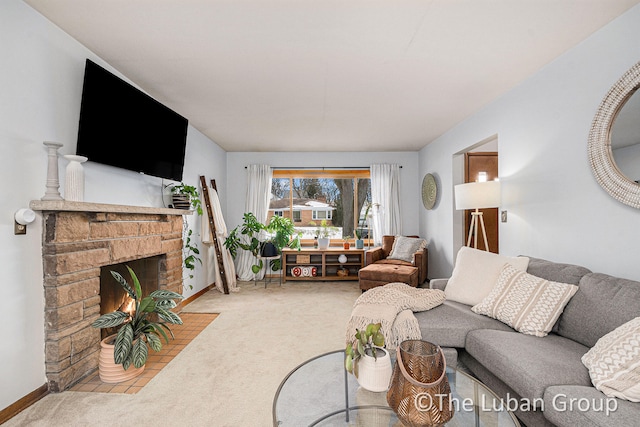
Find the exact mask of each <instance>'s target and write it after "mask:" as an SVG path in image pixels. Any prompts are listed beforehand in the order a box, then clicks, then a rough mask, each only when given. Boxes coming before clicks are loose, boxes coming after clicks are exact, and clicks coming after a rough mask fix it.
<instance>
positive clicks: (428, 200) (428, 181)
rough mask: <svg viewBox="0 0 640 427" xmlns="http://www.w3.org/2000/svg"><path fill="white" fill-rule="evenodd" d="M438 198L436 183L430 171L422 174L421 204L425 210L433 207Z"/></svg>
mask: <svg viewBox="0 0 640 427" xmlns="http://www.w3.org/2000/svg"><path fill="white" fill-rule="evenodd" d="M437 198H438V185H437V184H436V179H435V178H434V177H433V175H431V174H430V173H428V174H426V175H425V176H424V179H423V180H422V204H423V205H424V208H425V209H427V210H431V209H433V206H434V205H435V204H436V199H437Z"/></svg>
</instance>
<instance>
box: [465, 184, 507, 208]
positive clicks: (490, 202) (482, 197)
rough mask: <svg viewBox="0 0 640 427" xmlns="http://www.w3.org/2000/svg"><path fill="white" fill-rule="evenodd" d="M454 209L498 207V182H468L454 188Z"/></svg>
mask: <svg viewBox="0 0 640 427" xmlns="http://www.w3.org/2000/svg"><path fill="white" fill-rule="evenodd" d="M455 197H456V209H457V210H464V209H485V208H497V207H498V206H500V181H487V182H470V183H468V184H460V185H456V186H455Z"/></svg>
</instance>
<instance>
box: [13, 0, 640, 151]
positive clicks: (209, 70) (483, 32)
mask: <svg viewBox="0 0 640 427" xmlns="http://www.w3.org/2000/svg"><path fill="white" fill-rule="evenodd" d="M24 1H25V2H26V3H27V4H29V5H31V6H32V7H34V8H35V9H36V10H38V11H39V12H40V13H42V14H43V15H44V16H46V17H47V18H48V19H49V20H51V21H52V22H54V23H55V24H56V25H58V26H59V27H60V28H62V29H63V30H64V31H65V32H67V33H68V34H70V35H71V36H72V37H74V38H75V39H77V40H78V41H80V42H81V43H82V44H83V45H85V46H86V47H87V48H89V49H90V50H91V51H93V52H94V53H96V54H97V55H98V56H99V57H101V58H102V59H104V60H105V61H107V62H108V63H109V64H110V65H112V66H113V67H114V68H115V69H117V70H118V71H120V72H121V73H123V74H124V75H125V76H127V77H128V78H129V79H131V80H132V81H134V82H135V83H136V84H137V85H138V86H140V87H141V88H143V89H144V90H145V91H147V92H148V93H149V94H150V95H152V96H153V97H155V98H156V99H158V100H159V101H160V102H163V103H165V104H166V105H168V106H169V107H171V108H172V109H174V110H176V111H177V112H178V113H180V114H182V115H183V116H185V117H187V118H188V119H189V122H190V123H191V124H192V125H193V126H194V127H195V128H197V129H198V130H199V131H200V132H202V133H203V134H205V135H206V136H208V137H209V138H211V139H212V140H213V141H214V142H216V143H217V144H218V145H220V146H221V147H222V148H223V149H224V150H226V151H264V152H267V151H275V152H278V151H416V150H419V149H421V148H422V147H424V146H425V145H426V144H428V143H429V142H431V141H433V140H434V139H435V138H437V137H438V136H439V135H441V134H443V133H444V132H446V131H447V130H448V129H450V128H451V127H452V126H454V125H456V124H457V123H459V122H460V121H462V120H464V119H465V117H467V116H469V115H471V114H473V113H474V112H475V111H477V110H478V109H480V108H482V107H483V106H485V105H486V104H488V103H490V102H491V101H492V100H494V99H496V98H497V97H499V96H500V95H502V94H504V93H505V92H507V91H508V90H509V89H511V88H513V87H514V86H516V85H517V84H518V83H520V82H522V81H523V80H524V79H526V78H527V77H529V76H531V75H532V74H533V73H535V72H536V71H537V70H539V69H540V68H541V67H543V66H544V65H545V64H547V63H549V62H550V61H552V60H553V59H554V58H556V57H557V56H559V55H560V54H562V53H563V52H565V51H566V50H568V49H570V48H571V47H573V46H575V45H576V44H578V43H579V42H580V41H581V40H583V39H584V38H586V37H587V36H589V35H590V34H592V33H593V32H595V31H596V30H598V29H599V28H601V27H602V26H604V25H605V24H607V23H608V22H610V21H611V20H612V19H614V18H615V17H617V16H618V15H620V14H621V13H623V12H624V11H626V10H628V9H629V8H630V7H632V6H633V5H635V4H637V3H639V2H640V0H431V1H429V0H109V1H105V0H24Z"/></svg>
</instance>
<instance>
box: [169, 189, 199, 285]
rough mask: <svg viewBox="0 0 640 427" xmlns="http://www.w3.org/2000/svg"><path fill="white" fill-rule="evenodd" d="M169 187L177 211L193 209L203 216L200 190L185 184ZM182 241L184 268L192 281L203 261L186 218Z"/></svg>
mask: <svg viewBox="0 0 640 427" xmlns="http://www.w3.org/2000/svg"><path fill="white" fill-rule="evenodd" d="M167 187H169V188H170V190H171V194H172V202H173V207H174V208H177V209H190V208H193V209H194V210H195V211H196V212H197V214H198V215H202V214H203V210H202V202H201V201H200V193H199V192H198V189H197V188H196V187H194V186H193V185H187V184H185V183H183V182H181V183H179V184H169V185H168V186H167ZM182 241H183V242H184V246H183V248H182V259H183V265H184V268H185V269H186V270H187V271H188V273H187V274H188V275H189V278H190V279H193V277H194V274H193V273H194V271H195V268H196V263H199V264H200V265H202V260H201V259H200V250H199V249H198V247H197V246H196V245H195V242H194V239H193V230H191V229H190V228H189V223H188V222H187V220H186V218H185V220H184V224H183V230H182ZM189 287H190V288H191V289H193V285H189Z"/></svg>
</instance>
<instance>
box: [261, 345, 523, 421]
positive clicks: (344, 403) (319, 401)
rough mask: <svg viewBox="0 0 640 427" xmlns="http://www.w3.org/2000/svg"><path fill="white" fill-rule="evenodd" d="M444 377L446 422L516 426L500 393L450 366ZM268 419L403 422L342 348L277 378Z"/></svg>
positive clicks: (308, 361) (384, 396)
mask: <svg viewBox="0 0 640 427" xmlns="http://www.w3.org/2000/svg"><path fill="white" fill-rule="evenodd" d="M393 362H394V363H395V360H394V361H393ZM447 378H448V379H449V385H450V387H451V405H453V408H454V416H453V418H452V419H451V420H450V421H449V422H448V423H447V424H446V425H447V426H479V427H482V426H486V427H507V426H508V427H511V426H520V424H519V423H518V420H517V419H516V417H515V416H514V415H513V414H512V413H511V412H510V411H508V410H507V409H506V408H504V407H503V406H501V400H500V398H499V397H498V396H496V394H495V393H494V392H493V391H491V390H490V389H489V388H487V387H486V386H485V385H484V384H482V383H481V382H479V381H478V380H476V379H475V378H473V377H471V376H469V375H467V374H465V373H463V372H460V371H457V370H455V369H451V368H447ZM273 425H274V426H284V427H287V426H291V427H301V426H362V427H382V426H385V427H402V426H403V424H402V422H401V421H399V420H398V418H397V417H396V414H395V413H394V412H393V410H392V409H391V408H390V407H389V405H388V404H387V394H386V392H382V393H373V392H370V391H367V390H365V389H363V388H362V387H360V386H359V385H358V382H357V380H356V378H355V377H354V376H353V375H351V374H349V373H347V371H346V370H345V369H344V351H343V350H337V351H332V352H329V353H325V354H321V355H319V356H316V357H314V358H312V359H310V360H307V361H306V362H304V363H302V364H301V365H299V366H298V367H297V368H295V369H294V370H293V371H291V372H290V373H289V374H288V375H287V376H286V377H285V378H284V380H282V383H280V386H279V387H278V390H277V391H276V394H275V397H274V399H273Z"/></svg>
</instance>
